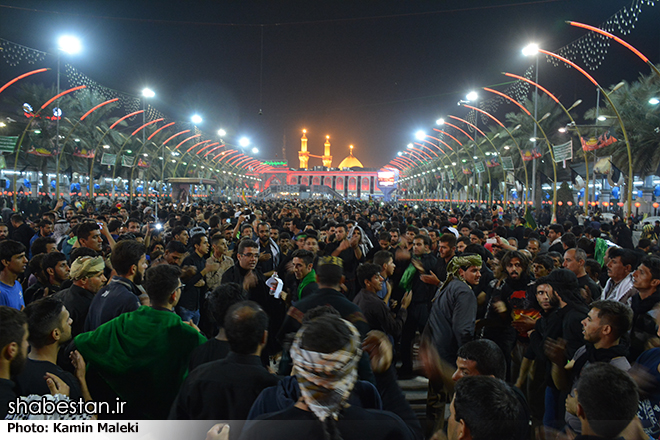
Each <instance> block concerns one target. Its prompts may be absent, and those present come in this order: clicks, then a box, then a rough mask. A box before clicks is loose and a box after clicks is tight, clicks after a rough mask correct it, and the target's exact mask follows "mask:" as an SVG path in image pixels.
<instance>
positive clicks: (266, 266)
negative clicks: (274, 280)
mask: <svg viewBox="0 0 660 440" xmlns="http://www.w3.org/2000/svg"><path fill="white" fill-rule="evenodd" d="M257 235H258V236H259V243H258V245H259V262H258V263H257V267H258V268H259V270H261V272H262V273H263V274H264V275H265V276H266V277H270V276H271V275H272V274H273V272H275V270H277V268H278V266H279V264H280V248H279V247H278V246H277V243H275V241H274V240H272V239H271V238H270V226H269V225H268V223H259V225H258V226H257Z"/></svg>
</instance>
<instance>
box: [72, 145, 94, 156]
mask: <svg viewBox="0 0 660 440" xmlns="http://www.w3.org/2000/svg"><path fill="white" fill-rule="evenodd" d="M73 155H74V156H76V157H84V158H85V159H93V158H94V150H91V149H87V148H86V147H79V146H77V145H76V146H75V147H73Z"/></svg>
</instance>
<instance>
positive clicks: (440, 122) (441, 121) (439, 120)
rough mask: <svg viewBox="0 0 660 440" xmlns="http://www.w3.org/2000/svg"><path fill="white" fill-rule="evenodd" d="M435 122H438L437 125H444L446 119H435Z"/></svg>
mask: <svg viewBox="0 0 660 440" xmlns="http://www.w3.org/2000/svg"><path fill="white" fill-rule="evenodd" d="M435 124H436V125H444V124H445V120H444V119H442V118H440V119H438V120H437V121H435Z"/></svg>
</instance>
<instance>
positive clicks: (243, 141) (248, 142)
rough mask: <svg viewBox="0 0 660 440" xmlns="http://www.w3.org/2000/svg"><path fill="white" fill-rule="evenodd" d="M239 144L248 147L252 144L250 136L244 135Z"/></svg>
mask: <svg viewBox="0 0 660 440" xmlns="http://www.w3.org/2000/svg"><path fill="white" fill-rule="evenodd" d="M238 145H240V146H241V147H243V148H245V147H247V146H248V145H250V139H248V138H246V137H242V138H241V139H240V140H239V141H238Z"/></svg>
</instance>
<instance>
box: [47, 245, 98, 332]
mask: <svg viewBox="0 0 660 440" xmlns="http://www.w3.org/2000/svg"><path fill="white" fill-rule="evenodd" d="M104 269H105V262H104V261H103V257H90V256H86V257H78V258H77V259H76V260H75V261H74V262H73V264H72V265H71V271H70V273H69V274H70V277H71V279H72V280H73V284H72V285H71V287H69V288H68V289H64V290H60V291H59V292H57V294H55V297H56V298H58V299H59V300H61V301H62V302H63V303H64V307H66V309H67V310H68V311H69V314H70V315H71V319H72V320H73V324H71V334H72V337H74V338H75V337H76V336H78V335H79V334H80V333H82V332H83V329H84V326H85V320H86V319H87V312H88V311H89V306H90V305H91V304H92V299H94V295H95V294H96V292H98V291H99V289H100V288H101V287H102V286H103V285H104V284H105V282H106V281H107V280H106V278H105V275H104V274H103V271H104Z"/></svg>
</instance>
